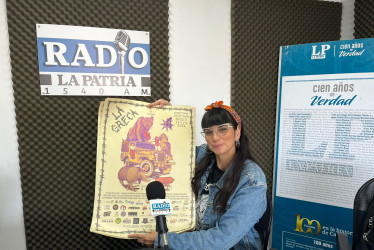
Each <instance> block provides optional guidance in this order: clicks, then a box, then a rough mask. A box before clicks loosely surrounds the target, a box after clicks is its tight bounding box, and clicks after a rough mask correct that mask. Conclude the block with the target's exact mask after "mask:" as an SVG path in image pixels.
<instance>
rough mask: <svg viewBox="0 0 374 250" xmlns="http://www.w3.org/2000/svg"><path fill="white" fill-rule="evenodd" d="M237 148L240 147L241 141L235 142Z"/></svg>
mask: <svg viewBox="0 0 374 250" xmlns="http://www.w3.org/2000/svg"><path fill="white" fill-rule="evenodd" d="M235 146H236V148H239V147H240V141H239V140H237V141H235Z"/></svg>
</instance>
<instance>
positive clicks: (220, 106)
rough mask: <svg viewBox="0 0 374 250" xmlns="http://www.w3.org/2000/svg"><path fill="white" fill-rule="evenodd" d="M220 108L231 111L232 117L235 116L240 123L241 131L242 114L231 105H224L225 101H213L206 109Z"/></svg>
mask: <svg viewBox="0 0 374 250" xmlns="http://www.w3.org/2000/svg"><path fill="white" fill-rule="evenodd" d="M218 108H221V109H225V110H227V111H229V112H230V114H231V115H232V117H234V119H235V121H236V122H237V123H238V129H239V131H241V129H242V121H241V119H240V116H239V115H238V113H236V112H235V110H234V109H233V108H231V107H230V106H227V105H223V101H219V102H217V101H216V102H215V103H212V104H210V105H208V106H206V108H205V110H206V111H208V110H211V109H218Z"/></svg>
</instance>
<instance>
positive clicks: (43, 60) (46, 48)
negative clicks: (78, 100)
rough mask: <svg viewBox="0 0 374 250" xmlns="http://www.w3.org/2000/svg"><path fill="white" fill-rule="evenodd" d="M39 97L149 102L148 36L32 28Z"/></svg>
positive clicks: (128, 32)
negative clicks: (132, 98) (135, 98)
mask: <svg viewBox="0 0 374 250" xmlns="http://www.w3.org/2000/svg"><path fill="white" fill-rule="evenodd" d="M36 33H37V47H38V59H39V75H40V92H41V95H75V96H80V95H83V96H84V95H87V96H150V95H151V78H150V43H149V41H150V40H149V32H145V31H133V30H119V29H106V28H93V27H82V26H67V25H52V24H36Z"/></svg>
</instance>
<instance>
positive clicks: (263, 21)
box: [231, 0, 342, 194]
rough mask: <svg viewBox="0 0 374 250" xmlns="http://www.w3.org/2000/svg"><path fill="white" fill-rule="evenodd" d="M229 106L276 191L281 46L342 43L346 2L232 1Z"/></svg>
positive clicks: (270, 191)
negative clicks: (276, 129) (275, 146)
mask: <svg viewBox="0 0 374 250" xmlns="http://www.w3.org/2000/svg"><path fill="white" fill-rule="evenodd" d="M231 15H232V16H231V29H232V30H231V34H232V52H231V54H232V56H231V58H232V61H231V103H232V105H233V107H234V108H235V110H237V112H238V113H239V114H240V115H241V116H242V119H243V121H244V124H245V125H244V128H245V131H246V133H247V135H248V136H249V139H250V142H251V145H250V146H251V150H252V153H253V155H254V157H255V159H256V160H257V162H258V163H259V165H260V166H261V168H262V169H263V171H264V173H265V175H266V178H267V184H268V193H269V194H271V193H272V183H273V166H274V141H275V124H276V108H277V90H278V67H279V48H280V46H284V45H292V44H302V43H312V42H313V43H314V42H322V41H333V40H339V39H340V24H341V15H342V4H341V3H336V2H324V1H316V0H232V6H231Z"/></svg>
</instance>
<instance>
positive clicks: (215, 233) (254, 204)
mask: <svg viewBox="0 0 374 250" xmlns="http://www.w3.org/2000/svg"><path fill="white" fill-rule="evenodd" d="M265 210H266V184H265V183H264V184H262V182H259V183H258V184H256V185H253V186H251V185H250V184H249V182H247V184H245V185H243V186H242V187H240V188H239V190H238V192H236V194H235V196H234V197H233V198H232V200H231V202H230V204H229V208H228V210H227V211H226V212H225V213H224V214H223V215H222V217H221V218H220V220H219V221H218V222H217V223H216V226H215V227H212V228H210V229H208V230H205V231H204V230H202V231H193V232H186V233H181V234H177V233H169V234H168V242H169V249H214V250H218V249H229V248H231V247H233V246H234V245H235V244H237V243H238V242H239V241H240V240H241V239H242V238H244V236H245V235H246V234H247V233H248V231H250V229H251V228H253V226H254V225H255V224H256V223H257V222H258V220H259V219H260V218H261V216H262V214H263V213H264V211H265ZM156 238H157V237H156ZM156 246H157V244H156Z"/></svg>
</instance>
